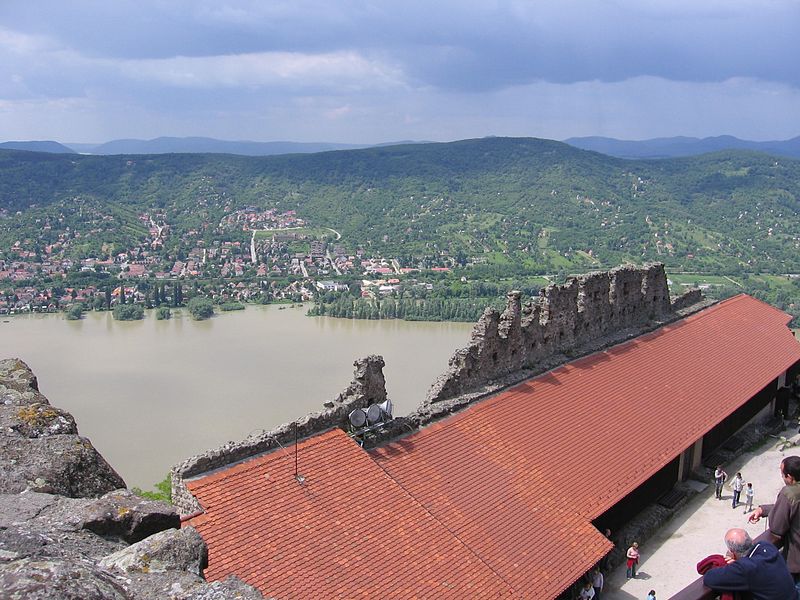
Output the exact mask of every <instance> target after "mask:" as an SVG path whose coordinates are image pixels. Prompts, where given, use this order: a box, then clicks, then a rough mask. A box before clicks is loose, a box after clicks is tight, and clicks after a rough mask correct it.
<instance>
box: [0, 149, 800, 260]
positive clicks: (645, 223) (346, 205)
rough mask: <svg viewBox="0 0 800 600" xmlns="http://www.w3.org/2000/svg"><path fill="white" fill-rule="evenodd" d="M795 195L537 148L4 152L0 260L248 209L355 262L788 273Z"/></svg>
mask: <svg viewBox="0 0 800 600" xmlns="http://www.w3.org/2000/svg"><path fill="white" fill-rule="evenodd" d="M798 198H800V161H795V160H792V159H786V158H775V157H771V156H767V155H764V154H757V153H749V152H725V153H716V154H709V155H704V156H700V157H692V158H684V159H671V160H658V161H628V160H621V159H615V158H611V157H608V156H605V155H601V154H597V153H593V152H588V151H583V150H579V149H576V148H573V147H570V146H568V145H566V144H562V143H559V142H553V141H546V140H539V139H512V138H487V139H480V140H466V141H460V142H454V143H447V144H420V145H403V146H392V147H382V148H371V149H365V150H351V151H337V152H325V153H319V154H311V155H285V156H276V157H258V158H253V157H240V156H228V155H129V156H76V155H54V154H39V153H32V152H15V151H2V152H0V215H1V216H0V219H1V220H0V251H2V252H4V253H6V256H7V253H8V251H9V249H10V248H11V247H12V246H13V245H14V244H15V243H17V242H20V243H21V244H23V245H25V246H33V247H36V246H41V245H44V244H47V243H48V242H52V240H53V239H55V236H56V235H57V234H58V233H60V232H62V231H63V230H64V229H65V228H69V230H70V232H72V235H74V234H75V233H76V232H78V233H80V234H81V238H82V239H81V243H80V244H74V245H73V246H72V249H73V250H72V251H73V252H74V253H75V254H76V256H74V258H80V257H81V256H79V255H81V254H82V255H84V256H97V255H101V254H102V253H103V252H104V248H106V249H108V248H122V247H128V246H130V244H132V243H135V242H136V240H137V239H138V238H139V237H141V236H142V235H143V231H144V228H143V226H142V223H141V222H140V219H139V218H138V215H140V214H141V213H142V212H145V211H154V210H160V211H163V212H164V214H165V215H166V217H167V219H168V220H169V222H170V226H171V228H172V231H173V233H175V234H177V235H173V236H172V237H171V238H170V244H172V245H173V246H174V245H176V244H180V240H181V234H182V233H183V232H185V231H189V230H199V231H201V232H202V235H203V236H205V237H206V238H208V239H209V240H210V239H213V238H214V236H215V227H216V224H217V223H219V222H220V220H221V219H222V218H223V217H225V215H227V214H230V213H231V212H233V211H236V210H237V209H241V208H243V207H257V208H260V209H267V208H274V209H277V210H284V211H285V210H294V211H296V212H297V214H298V215H299V216H301V217H302V218H303V219H305V220H306V222H308V223H309V224H311V225H315V226H324V227H331V228H333V229H336V230H337V231H338V232H340V233H341V234H342V236H343V238H342V243H343V244H345V245H346V246H348V247H349V248H351V249H353V250H355V249H356V248H359V247H360V248H365V249H367V250H368V252H369V253H375V254H380V255H382V256H387V257H388V256H391V257H401V258H405V259H407V260H409V261H410V260H412V259H425V260H428V261H430V262H432V263H435V262H436V261H437V260H439V259H440V258H441V257H442V256H448V257H451V258H453V259H454V260H455V261H456V262H457V263H458V264H461V265H464V264H467V263H468V262H469V263H470V264H472V265H473V268H474V269H476V272H480V273H482V274H483V275H486V276H501V275H505V274H517V273H547V272H553V271H557V270H559V269H566V270H568V271H573V270H581V269H586V268H591V267H593V266H609V265H615V264H617V263H620V262H622V261H624V260H635V261H637V262H640V261H643V260H661V261H663V262H665V263H666V264H667V265H668V266H669V267H671V268H673V269H684V270H691V271H706V272H718V273H726V274H735V273H739V272H742V271H743V270H744V271H748V272H772V273H787V272H800V253H798V252H797V249H798V240H800V218H798V207H799V205H798ZM43 224H46V225H47V228H46V229H44V231H43V227H42V225H43ZM34 250H41V249H40V248H34ZM166 250H167V251H169V246H168V247H167V249H166Z"/></svg>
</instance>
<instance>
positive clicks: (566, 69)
mask: <svg viewBox="0 0 800 600" xmlns="http://www.w3.org/2000/svg"><path fill="white" fill-rule="evenodd" d="M0 6H1V7H0V16H1V17H2V22H3V23H4V25H5V27H8V28H12V29H17V30H20V31H23V32H27V33H36V34H41V35H46V36H48V37H50V38H52V39H56V40H59V41H60V42H61V43H63V44H64V45H66V46H67V47H70V48H73V49H75V50H77V51H80V52H81V53H83V54H85V55H86V56H90V57H98V58H116V59H141V58H145V59H148V58H149V59H152V58H169V57H173V56H214V55H221V54H244V53H257V52H274V51H284V52H301V53H319V52H337V51H342V50H354V51H358V52H360V53H362V54H364V55H365V56H373V57H379V58H380V59H381V60H384V61H386V62H388V63H392V64H395V65H397V66H398V67H400V68H402V69H403V70H404V71H405V72H406V73H407V75H408V76H409V77H410V78H411V79H412V80H414V81H416V82H418V83H419V84H424V85H429V86H434V87H440V88H446V89H460V90H485V89H496V88H501V87H504V86H508V85H519V84H524V83H529V82H532V81H538V80H544V81H553V82H560V83H571V82H576V81H589V80H600V81H611V82H613V81H621V80H624V79H628V78H631V77H636V76H641V75H652V76H657V77H664V78H666V79H673V80H689V81H722V80H725V79H727V78H730V77H754V78H759V79H765V80H770V81H783V82H787V83H791V84H793V85H797V84H800V66H798V63H799V62H800V61H797V60H795V59H794V58H791V59H790V57H797V56H800V35H797V32H798V30H799V29H800V2H797V1H796V0H786V1H771V0H765V1H758V2H755V1H736V0H732V1H730V2H716V1H713V2H708V1H706V2H701V1H696V2H687V1H685V0H677V1H675V2H668V1H666V0H665V1H662V2H653V1H647V0H626V1H622V0H617V1H603V2H600V1H586V0H558V1H556V0H551V1H549V2H541V1H539V2H511V1H509V2H463V1H456V2H453V1H440V2H436V3H431V2H428V1H425V2H422V1H416V0H414V1H411V0H408V1H404V2H394V1H385V2H356V1H333V2H331V1H328V2H318V1H307V0H306V1H303V0H297V1H292V2H269V1H251V2H232V3H225V2H207V1H172V2H152V1H151V2H147V1H139V0H137V1H135V2H134V1H127V0H125V1H121V0H116V1H114V2H86V1H81V0H78V1H71V2H63V1H56V2H51V1H38V2H28V1H27V0H25V1H24V2H20V1H19V0H11V1H6V2H4V3H3V4H2V5H0Z"/></svg>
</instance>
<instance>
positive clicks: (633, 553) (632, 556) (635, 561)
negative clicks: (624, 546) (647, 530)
mask: <svg viewBox="0 0 800 600" xmlns="http://www.w3.org/2000/svg"><path fill="white" fill-rule="evenodd" d="M625 556H626V557H627V559H628V561H627V563H626V565H627V567H628V570H627V571H626V572H625V574H626V576H627V578H628V579H631V578H634V579H636V568H637V567H638V566H639V544H638V543H637V542H633V544H631V547H630V548H628V552H627V553H626V554H625Z"/></svg>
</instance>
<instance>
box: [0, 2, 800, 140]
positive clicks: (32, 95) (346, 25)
mask: <svg viewBox="0 0 800 600" xmlns="http://www.w3.org/2000/svg"><path fill="white" fill-rule="evenodd" d="M799 32H800V1H799V0H726V1H720V0H535V1H522V0H505V1H503V0H480V1H472V0H457V1H453V0H424V1H422V0H386V1H368V0H366V1H365V0H319V1H318V0H290V1H287V2H283V1H278V0H239V1H229V0H212V1H207V0H132V1H129V0H69V1H65V0H0V141H6V140H45V139H47V140H57V141H61V142H86V143H93V142H105V141H108V140H112V139H119V138H138V139H151V138H155V137H159V136H178V137H185V136H208V137H214V138H219V139H225V140H254V141H279V140H280V141H299V142H340V143H355V144H372V143H382V142H392V141H401V140H418V141H421V140H430V141H450V140H456V139H465V138H476V137H484V136H488V135H498V136H534V137H543V138H549V139H559V140H561V139H566V138H569V137H574V136H589V135H601V136H608V137H616V138H620V139H648V138H653V137H668V136H675V135H687V136H696V137H706V136H714V135H723V134H728V135H735V136H737V137H740V138H744V139H751V140H782V139H788V138H791V137H794V136H797V135H800V33H799Z"/></svg>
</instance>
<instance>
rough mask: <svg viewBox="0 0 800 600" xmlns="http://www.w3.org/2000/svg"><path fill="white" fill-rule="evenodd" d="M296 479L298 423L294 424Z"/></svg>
mask: <svg viewBox="0 0 800 600" xmlns="http://www.w3.org/2000/svg"><path fill="white" fill-rule="evenodd" d="M294 478H295V479H297V422H296V421H295V424H294Z"/></svg>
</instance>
